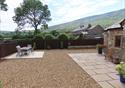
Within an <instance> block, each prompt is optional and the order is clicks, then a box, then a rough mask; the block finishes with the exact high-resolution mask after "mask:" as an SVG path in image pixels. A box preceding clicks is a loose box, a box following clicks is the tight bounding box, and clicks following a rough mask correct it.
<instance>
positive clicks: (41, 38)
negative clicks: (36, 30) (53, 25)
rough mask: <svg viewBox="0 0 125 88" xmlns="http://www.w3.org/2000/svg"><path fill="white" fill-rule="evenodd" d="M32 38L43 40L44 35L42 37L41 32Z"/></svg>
mask: <svg viewBox="0 0 125 88" xmlns="http://www.w3.org/2000/svg"><path fill="white" fill-rule="evenodd" d="M34 39H35V40H43V39H44V37H43V35H42V34H37V35H35V36H34Z"/></svg>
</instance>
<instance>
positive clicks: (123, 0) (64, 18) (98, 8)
mask: <svg viewBox="0 0 125 88" xmlns="http://www.w3.org/2000/svg"><path fill="white" fill-rule="evenodd" d="M22 2H23V0H6V3H7V4H8V11H7V12H5V11H0V31H1V30H2V31H14V30H15V29H16V28H17V25H16V23H14V22H13V20H12V17H13V16H14V8H16V7H18V6H20V3H22ZM41 2H43V4H47V5H48V6H49V10H50V11H51V18H52V20H51V21H50V22H49V23H48V24H49V26H52V25H57V24H61V23H66V22H70V21H73V20H77V19H80V18H83V17H88V16H93V15H98V14H103V13H107V12H111V11H115V10H119V9H123V8H125V0H41ZM26 29H32V28H26Z"/></svg>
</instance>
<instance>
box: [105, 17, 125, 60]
mask: <svg viewBox="0 0 125 88" xmlns="http://www.w3.org/2000/svg"><path fill="white" fill-rule="evenodd" d="M103 34H104V45H105V46H106V47H107V52H108V53H106V54H107V55H108V56H109V58H112V59H114V58H119V59H120V60H124V61H125V56H124V54H125V19H122V20H121V21H119V22H117V23H115V24H113V25H112V26H110V27H108V28H106V29H105V30H104V33H103Z"/></svg>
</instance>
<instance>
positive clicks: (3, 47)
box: [0, 39, 103, 58]
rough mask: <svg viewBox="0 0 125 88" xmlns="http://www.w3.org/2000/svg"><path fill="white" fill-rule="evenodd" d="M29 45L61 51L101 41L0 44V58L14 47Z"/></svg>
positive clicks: (11, 51)
mask: <svg viewBox="0 0 125 88" xmlns="http://www.w3.org/2000/svg"><path fill="white" fill-rule="evenodd" d="M28 44H31V45H32V46H34V48H35V49H62V48H68V47H69V46H88V45H90V46H91V45H92V46H94V45H97V44H103V39H93V40H92V39H91V40H65V41H61V40H34V41H32V40H25V41H24V40H23V41H11V42H4V43H0V58H1V57H4V56H7V55H9V54H12V53H14V52H16V46H17V45H20V46H21V47H23V46H27V45H28Z"/></svg>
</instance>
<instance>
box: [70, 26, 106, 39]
mask: <svg viewBox="0 0 125 88" xmlns="http://www.w3.org/2000/svg"><path fill="white" fill-rule="evenodd" d="M86 32H87V33H86ZM103 32H104V29H103V27H101V26H100V25H96V26H92V27H90V28H87V27H86V28H84V29H77V30H76V29H75V30H74V31H73V32H72V33H73V34H74V35H80V34H81V33H83V34H85V36H86V38H89V39H93V38H102V37H103Z"/></svg>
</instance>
